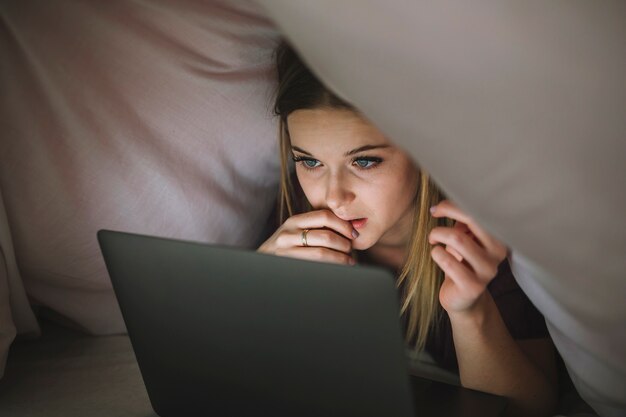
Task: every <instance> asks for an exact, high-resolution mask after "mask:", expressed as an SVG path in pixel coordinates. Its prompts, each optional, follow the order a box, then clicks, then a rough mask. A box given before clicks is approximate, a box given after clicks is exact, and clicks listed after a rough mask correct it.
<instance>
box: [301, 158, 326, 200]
mask: <svg viewBox="0 0 626 417" xmlns="http://www.w3.org/2000/svg"><path fill="white" fill-rule="evenodd" d="M300 169H302V168H299V169H298V170H296V176H297V178H298V183H300V187H301V188H302V191H304V195H305V196H306V199H307V200H308V201H309V203H310V204H311V205H312V206H313V207H316V208H318V207H321V204H322V203H323V201H324V200H323V198H324V191H323V190H322V187H320V185H319V181H316V180H315V179H313V178H310V176H308V175H306V173H305V174H301V173H300V172H298V171H299V170H300Z"/></svg>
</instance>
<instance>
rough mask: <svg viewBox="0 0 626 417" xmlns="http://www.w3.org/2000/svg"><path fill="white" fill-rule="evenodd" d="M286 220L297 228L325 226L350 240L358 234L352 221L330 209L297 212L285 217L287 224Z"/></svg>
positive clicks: (290, 225) (319, 227)
mask: <svg viewBox="0 0 626 417" xmlns="http://www.w3.org/2000/svg"><path fill="white" fill-rule="evenodd" d="M287 222H289V227H290V228H297V229H321V228H323V227H327V228H329V229H332V230H334V231H335V232H337V233H339V234H341V235H343V236H345V237H346V238H348V239H350V240H352V239H355V238H356V237H357V236H358V235H359V233H358V232H357V231H356V230H354V228H353V227H352V223H350V222H348V221H345V220H342V219H340V218H339V217H337V216H335V214H334V213H333V212H332V211H330V210H315V211H310V212H308V213H303V214H298V215H295V216H292V217H290V218H289V219H287V221H286V222H285V223H286V224H287ZM353 232H354V234H353Z"/></svg>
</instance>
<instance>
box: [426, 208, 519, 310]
mask: <svg viewBox="0 0 626 417" xmlns="http://www.w3.org/2000/svg"><path fill="white" fill-rule="evenodd" d="M431 213H432V215H433V217H448V218H450V219H452V220H455V221H456V224H455V225H454V226H453V227H435V228H434V229H433V230H432V231H431V232H430V234H429V236H428V241H429V243H430V244H432V245H437V244H441V245H444V246H445V248H444V246H435V247H434V248H433V250H432V251H431V256H432V258H433V260H434V261H435V262H436V263H437V265H439V267H440V268H441V269H442V270H443V272H444V274H445V279H444V281H443V283H442V285H441V290H440V291H439V302H441V306H442V307H443V308H444V309H445V310H446V311H447V312H448V314H453V313H466V312H469V311H471V309H472V307H474V305H476V303H477V301H478V300H479V299H480V298H481V296H482V295H483V294H484V293H485V290H486V288H487V285H488V284H489V282H491V280H492V279H493V278H494V277H495V276H496V274H497V272H498V265H499V264H500V263H501V262H502V261H503V260H504V258H505V257H506V254H507V248H506V246H504V245H503V244H502V243H501V242H499V241H498V240H496V239H495V238H494V237H492V236H491V235H489V234H488V233H487V232H485V231H484V230H483V229H482V228H481V227H480V226H478V225H477V224H476V223H475V222H474V221H473V220H472V218H470V217H469V216H468V215H467V214H465V213H464V212H463V211H461V210H460V209H459V208H458V207H457V206H455V205H454V204H453V203H452V202H450V201H448V200H445V201H442V202H441V203H439V204H437V205H436V206H433V207H432V208H431Z"/></svg>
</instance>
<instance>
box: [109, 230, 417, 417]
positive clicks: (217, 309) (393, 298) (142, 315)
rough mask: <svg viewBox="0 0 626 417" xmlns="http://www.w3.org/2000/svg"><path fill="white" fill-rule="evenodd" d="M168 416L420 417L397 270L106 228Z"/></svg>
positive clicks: (141, 348) (118, 282)
mask: <svg viewBox="0 0 626 417" xmlns="http://www.w3.org/2000/svg"><path fill="white" fill-rule="evenodd" d="M98 240H99V243H100V247H101V250H102V253H103V255H104V259H105V261H106V265H107V268H108V271H109V275H110V276H111V281H112V283H113V288H114V290H115V293H116V295H117V298H118V301H119V304H120V307H121V310H122V314H123V316H124V320H125V322H126V326H127V329H128V334H129V336H130V340H131V342H132V345H133V349H134V351H135V355H136V357H137V362H138V364H139V367H140V369H141V373H142V376H143V379H144V383H145V386H146V389H147V392H148V395H149V397H150V400H151V402H152V406H153V408H154V410H155V412H156V413H157V414H159V415H160V416H161V417H184V416H237V417H244V416H289V417H294V416H316V417H319V416H342V417H346V416H361V417H364V416H376V417H380V416H385V417H394V416H398V417H409V416H414V415H415V414H414V405H413V398H412V389H411V384H410V381H409V375H408V371H407V369H408V368H407V358H406V356H405V350H404V342H403V337H402V331H401V325H400V320H399V312H398V293H397V290H396V288H395V283H394V279H393V277H392V275H391V274H390V273H389V272H387V271H385V270H383V269H378V268H369V267H360V266H356V267H350V266H340V265H331V264H324V263H318V262H309V261H302V260H296V259H290V258H284V257H276V256H271V255H265V254H260V253H257V252H254V251H247V250H241V249H235V248H228V247H221V246H215V245H207V244H201V243H194V242H185V241H178V240H171V239H164V238H157V237H149V236H142V235H136V234H129V233H121V232H113V231H106V230H101V231H99V232H98Z"/></svg>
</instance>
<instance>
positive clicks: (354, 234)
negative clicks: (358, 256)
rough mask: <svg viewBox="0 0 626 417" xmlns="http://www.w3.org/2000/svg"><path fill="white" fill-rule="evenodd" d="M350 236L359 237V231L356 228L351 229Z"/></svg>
mask: <svg viewBox="0 0 626 417" xmlns="http://www.w3.org/2000/svg"><path fill="white" fill-rule="evenodd" d="M352 237H353V238H355V239H356V238H357V237H359V232H357V231H356V229H352Z"/></svg>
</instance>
